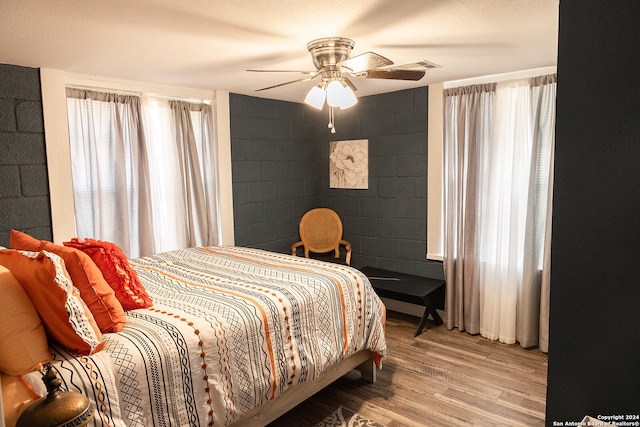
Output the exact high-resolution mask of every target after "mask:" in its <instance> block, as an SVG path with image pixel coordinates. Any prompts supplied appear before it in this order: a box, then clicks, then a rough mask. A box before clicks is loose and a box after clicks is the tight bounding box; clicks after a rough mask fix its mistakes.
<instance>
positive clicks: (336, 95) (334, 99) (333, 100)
mask: <svg viewBox="0 0 640 427" xmlns="http://www.w3.org/2000/svg"><path fill="white" fill-rule="evenodd" d="M343 92H344V86H342V82H340V81H339V80H331V81H330V82H329V84H328V85H327V104H329V106H331V107H339V106H340V102H341V100H342V96H343V95H342V94H343Z"/></svg>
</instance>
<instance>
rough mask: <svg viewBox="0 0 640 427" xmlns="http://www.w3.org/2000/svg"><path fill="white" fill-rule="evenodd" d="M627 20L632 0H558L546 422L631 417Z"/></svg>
mask: <svg viewBox="0 0 640 427" xmlns="http://www.w3.org/2000/svg"><path fill="white" fill-rule="evenodd" d="M638 17H640V2H638V1H635V0H619V1H613V2H602V1H593V0H587V1H565V0H562V1H561V2H560V27H559V28H560V30H559V49H558V94H557V126H556V151H555V181H554V196H553V199H554V203H553V241H552V261H551V307H550V310H551V317H550V342H549V375H548V390H547V421H546V422H547V425H548V426H553V425H568V424H562V423H564V422H565V421H567V420H573V421H576V420H578V421H579V420H581V419H582V417H583V416H584V415H587V414H589V415H591V416H594V417H596V416H598V415H605V416H620V417H622V418H619V419H616V420H615V421H617V422H618V423H619V422H621V421H622V422H631V423H635V422H636V421H639V420H638V419H637V418H635V419H631V420H626V419H625V418H624V416H625V415H635V416H636V417H637V416H638V415H640V399H639V398H638V393H639V390H640V363H638V362H639V361H640V353H639V349H640V333H639V332H638V326H639V325H640V309H639V307H640V285H639V279H638V260H640V97H639V95H640V80H639V79H638V76H639V71H638V70H640V57H639V55H638V52H640V26H639V25H638ZM554 422H557V423H561V424H554ZM616 425H635V424H616Z"/></svg>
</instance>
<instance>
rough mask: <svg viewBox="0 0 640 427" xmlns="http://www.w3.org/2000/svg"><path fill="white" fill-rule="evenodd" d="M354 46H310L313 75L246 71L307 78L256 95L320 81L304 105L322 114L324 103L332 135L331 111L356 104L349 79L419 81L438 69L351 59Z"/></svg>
mask: <svg viewBox="0 0 640 427" xmlns="http://www.w3.org/2000/svg"><path fill="white" fill-rule="evenodd" d="M354 45H355V43H354V41H353V40H351V39H348V38H344V37H325V38H321V39H317V40H313V41H311V42H309V43H308V44H307V49H308V50H309V53H310V54H311V58H312V60H313V64H314V65H315V67H316V70H315V71H294V70H247V71H252V72H295V73H301V74H305V75H307V77H305V78H302V79H297V80H292V81H287V82H284V83H280V84H277V85H273V86H268V87H264V88H262V89H257V90H256V92H260V91H264V90H269V89H274V88H277V87H281V86H285V85H289V84H292V83H299V82H306V81H312V80H315V79H317V78H321V80H320V82H319V83H317V84H316V85H315V86H314V87H312V88H311V90H310V91H309V93H308V94H307V96H306V98H305V103H307V104H309V105H311V106H313V107H315V108H317V109H318V110H322V108H323V106H324V104H325V100H326V103H327V104H328V105H329V125H328V127H329V128H330V129H331V132H332V133H335V127H334V123H333V122H334V121H333V118H334V115H333V109H334V108H335V107H339V108H340V109H342V110H344V109H347V108H350V107H352V106H353V105H355V104H356V103H357V102H358V100H357V98H356V96H355V93H354V92H355V91H356V90H357V88H356V86H355V84H354V83H353V81H352V80H351V79H350V77H359V78H366V79H392V80H410V81H418V80H420V79H421V78H422V77H424V75H425V72H426V70H428V69H431V68H436V67H439V65H436V64H434V63H432V62H429V61H419V62H414V63H410V64H404V65H394V63H393V61H391V60H389V59H387V58H385V57H384V56H382V55H379V54H377V53H373V52H366V53H363V54H360V55H356V56H354V57H351V51H352V50H353V46H354Z"/></svg>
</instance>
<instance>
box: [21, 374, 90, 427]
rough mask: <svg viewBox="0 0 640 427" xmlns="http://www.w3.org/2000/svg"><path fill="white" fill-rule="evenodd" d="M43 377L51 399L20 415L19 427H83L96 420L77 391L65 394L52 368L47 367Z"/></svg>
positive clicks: (28, 408) (29, 408) (43, 398)
mask: <svg viewBox="0 0 640 427" xmlns="http://www.w3.org/2000/svg"><path fill="white" fill-rule="evenodd" d="M45 369H46V372H45V374H44V375H43V377H42V381H44V383H45V385H46V386H47V392H48V393H47V395H46V396H45V397H42V398H40V399H38V400H36V401H35V402H33V403H32V404H30V405H29V406H27V407H26V408H25V410H24V411H23V412H22V414H20V418H18V421H17V423H16V427H54V426H55V427H79V426H86V425H87V424H88V423H89V421H91V420H92V419H93V416H94V409H93V406H92V405H91V402H90V401H89V399H88V398H87V397H86V396H83V395H82V394H80V393H77V392H75V391H62V390H60V387H61V385H62V381H61V380H60V379H58V378H57V376H56V373H55V371H54V370H53V368H52V366H51V365H47V366H46V368H45Z"/></svg>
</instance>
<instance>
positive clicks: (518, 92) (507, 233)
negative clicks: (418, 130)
mask: <svg viewBox="0 0 640 427" xmlns="http://www.w3.org/2000/svg"><path fill="white" fill-rule="evenodd" d="M444 107H445V126H444V134H445V145H444V161H445V165H444V166H445V183H444V186H445V189H444V194H445V218H446V219H445V221H446V224H445V256H444V268H445V276H446V280H447V301H446V310H445V311H446V314H445V317H446V323H447V326H448V327H449V328H450V329H452V328H454V327H457V328H459V329H460V330H466V331H469V332H470V333H480V334H482V335H483V336H485V337H487V338H489V339H494V340H500V341H502V342H505V343H514V342H516V341H518V342H520V344H521V345H522V346H523V347H532V346H537V345H540V347H541V349H543V350H544V351H546V345H547V344H546V337H547V336H548V312H547V311H546V310H547V307H548V285H549V280H548V277H549V273H550V270H549V265H548V262H547V263H546V264H545V256H548V252H549V249H550V223H551V221H550V219H551V213H550V210H551V204H550V202H549V201H550V197H551V188H552V179H551V177H552V173H553V163H552V153H553V142H554V139H553V135H554V132H553V131H554V123H555V76H543V77H540V78H535V79H531V80H521V81H509V82H504V83H498V84H490V85H478V86H469V87H464V88H454V89H448V90H447V91H445V106H444ZM547 261H548V259H547ZM541 313H542V315H541ZM545 316H546V318H545Z"/></svg>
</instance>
